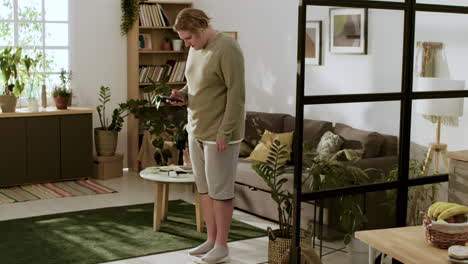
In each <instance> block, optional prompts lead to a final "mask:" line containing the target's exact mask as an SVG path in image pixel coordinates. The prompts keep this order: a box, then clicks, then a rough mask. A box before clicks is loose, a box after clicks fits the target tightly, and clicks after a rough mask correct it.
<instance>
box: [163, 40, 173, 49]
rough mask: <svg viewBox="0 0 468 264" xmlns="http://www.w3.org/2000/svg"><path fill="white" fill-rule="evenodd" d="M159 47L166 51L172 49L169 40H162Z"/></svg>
mask: <svg viewBox="0 0 468 264" xmlns="http://www.w3.org/2000/svg"><path fill="white" fill-rule="evenodd" d="M161 49H162V50H166V51H169V50H172V48H171V43H170V42H163V44H162V47H161Z"/></svg>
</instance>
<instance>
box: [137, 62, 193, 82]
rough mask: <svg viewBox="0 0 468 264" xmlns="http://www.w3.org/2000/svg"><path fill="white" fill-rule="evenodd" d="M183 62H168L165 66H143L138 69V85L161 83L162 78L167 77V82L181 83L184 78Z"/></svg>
mask: <svg viewBox="0 0 468 264" xmlns="http://www.w3.org/2000/svg"><path fill="white" fill-rule="evenodd" d="M185 64H186V61H185V60H180V61H175V60H168V61H167V63H166V64H165V65H145V66H140V67H139V74H138V81H139V82H140V83H149V82H151V80H153V81H154V82H161V81H162V79H163V77H164V76H169V80H168V82H183V81H184V78H185V75H184V73H185Z"/></svg>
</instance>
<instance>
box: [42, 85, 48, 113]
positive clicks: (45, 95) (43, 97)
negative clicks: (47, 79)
mask: <svg viewBox="0 0 468 264" xmlns="http://www.w3.org/2000/svg"><path fill="white" fill-rule="evenodd" d="M41 107H42V108H47V89H46V86H45V84H43V85H42V90H41Z"/></svg>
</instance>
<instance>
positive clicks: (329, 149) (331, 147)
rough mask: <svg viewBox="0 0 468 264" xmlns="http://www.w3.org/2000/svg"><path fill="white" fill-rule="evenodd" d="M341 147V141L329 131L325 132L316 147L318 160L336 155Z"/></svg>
mask: <svg viewBox="0 0 468 264" xmlns="http://www.w3.org/2000/svg"><path fill="white" fill-rule="evenodd" d="M341 145H343V139H341V137H340V136H338V135H336V134H334V133H333V132H331V131H327V132H325V134H323V136H322V138H320V142H319V143H318V145H317V153H318V155H319V157H320V158H328V157H331V156H332V155H333V154H335V153H337V152H338V151H339V150H340V149H341Z"/></svg>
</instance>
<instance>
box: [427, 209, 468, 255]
mask: <svg viewBox="0 0 468 264" xmlns="http://www.w3.org/2000/svg"><path fill="white" fill-rule="evenodd" d="M421 215H423V218H424V220H423V226H424V228H425V230H426V240H427V242H429V243H430V244H431V245H433V246H435V247H438V248H449V247H450V246H453V245H462V246H464V245H465V242H467V241H468V223H462V224H450V223H447V224H445V223H438V222H434V221H432V219H431V218H430V217H429V216H427V215H426V214H425V213H421Z"/></svg>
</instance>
